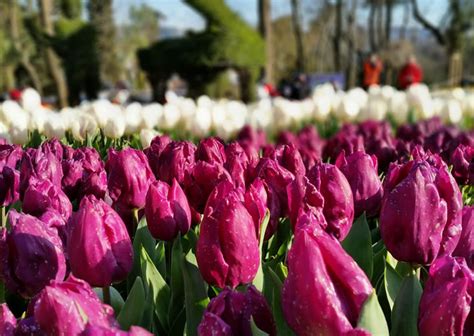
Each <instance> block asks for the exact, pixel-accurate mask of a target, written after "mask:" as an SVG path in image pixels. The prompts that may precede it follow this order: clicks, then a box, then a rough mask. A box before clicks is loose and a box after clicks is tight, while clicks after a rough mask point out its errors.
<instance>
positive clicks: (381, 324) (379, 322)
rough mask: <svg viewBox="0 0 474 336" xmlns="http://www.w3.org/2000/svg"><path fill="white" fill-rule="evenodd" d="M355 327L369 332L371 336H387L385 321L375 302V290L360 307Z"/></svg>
mask: <svg viewBox="0 0 474 336" xmlns="http://www.w3.org/2000/svg"><path fill="white" fill-rule="evenodd" d="M357 327H359V328H362V329H364V330H367V331H369V332H370V333H371V334H372V335H377V336H385V335H386V336H388V335H389V332H388V326H387V321H385V316H384V314H383V311H382V308H381V307H380V304H379V301H378V300H377V294H376V292H375V290H374V291H373V292H372V294H370V296H369V297H368V298H367V300H366V301H365V303H364V306H363V307H362V311H361V313H360V316H359V321H358V323H357Z"/></svg>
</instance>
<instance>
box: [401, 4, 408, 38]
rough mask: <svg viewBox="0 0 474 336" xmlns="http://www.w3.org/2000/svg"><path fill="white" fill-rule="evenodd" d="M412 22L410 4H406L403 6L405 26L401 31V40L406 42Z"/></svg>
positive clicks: (403, 25)
mask: <svg viewBox="0 0 474 336" xmlns="http://www.w3.org/2000/svg"><path fill="white" fill-rule="evenodd" d="M409 22H410V2H408V1H407V2H406V3H405V5H404V6H403V24H402V27H401V28H402V29H401V31H400V39H402V40H405V39H406V38H407V28H408V23H409Z"/></svg>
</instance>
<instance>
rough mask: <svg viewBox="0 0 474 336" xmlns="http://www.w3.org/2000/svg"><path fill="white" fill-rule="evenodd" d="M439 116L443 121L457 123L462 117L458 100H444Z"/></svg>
mask: <svg viewBox="0 0 474 336" xmlns="http://www.w3.org/2000/svg"><path fill="white" fill-rule="evenodd" d="M441 117H442V118H443V120H444V121H445V122H449V123H451V124H456V123H459V122H460V121H461V119H462V108H461V104H460V103H459V101H457V100H456V99H449V100H446V101H444V106H443V109H442V110H441Z"/></svg>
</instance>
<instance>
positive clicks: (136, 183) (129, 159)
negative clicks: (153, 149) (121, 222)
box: [105, 148, 155, 209]
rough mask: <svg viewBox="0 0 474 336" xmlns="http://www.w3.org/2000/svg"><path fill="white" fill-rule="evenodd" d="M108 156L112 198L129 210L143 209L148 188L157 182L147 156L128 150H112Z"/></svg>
mask: <svg viewBox="0 0 474 336" xmlns="http://www.w3.org/2000/svg"><path fill="white" fill-rule="evenodd" d="M108 155H109V157H108V159H107V163H106V164H105V169H106V171H107V180H108V187H109V194H110V197H111V198H112V200H113V201H114V202H115V203H120V204H121V205H124V206H127V207H129V208H132V209H133V208H135V209H141V208H143V207H144V206H145V197H146V193H147V191H148V187H149V186H150V184H151V183H152V182H153V181H154V180H155V177H154V175H153V173H152V171H151V169H150V166H149V165H148V160H147V158H146V156H145V154H143V152H142V151H139V150H136V149H132V148H126V149H123V150H121V151H116V150H114V149H110V150H109V154H108Z"/></svg>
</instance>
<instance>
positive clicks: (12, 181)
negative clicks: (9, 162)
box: [0, 166, 20, 206]
mask: <svg viewBox="0 0 474 336" xmlns="http://www.w3.org/2000/svg"><path fill="white" fill-rule="evenodd" d="M19 189H20V172H19V171H18V170H15V169H12V168H10V167H8V166H4V167H3V170H2V171H1V173H0V206H9V205H12V204H13V203H15V202H16V201H18V199H19V197H20V194H19Z"/></svg>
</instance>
